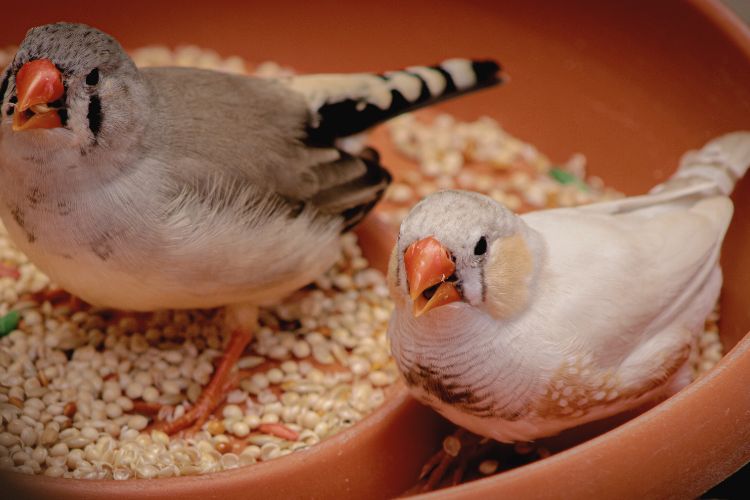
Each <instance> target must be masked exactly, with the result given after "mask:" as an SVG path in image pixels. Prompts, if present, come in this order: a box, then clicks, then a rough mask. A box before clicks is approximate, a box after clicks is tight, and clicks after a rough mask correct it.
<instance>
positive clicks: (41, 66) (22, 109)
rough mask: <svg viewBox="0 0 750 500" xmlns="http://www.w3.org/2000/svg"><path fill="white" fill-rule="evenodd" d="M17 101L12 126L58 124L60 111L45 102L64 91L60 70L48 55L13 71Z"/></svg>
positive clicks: (51, 100) (59, 125) (16, 127)
mask: <svg viewBox="0 0 750 500" xmlns="http://www.w3.org/2000/svg"><path fill="white" fill-rule="evenodd" d="M16 92H17V94H18V103H17V104H16V109H15V113H14V114H13V130H14V131H16V132H19V131H22V130H32V129H40V128H57V127H61V126H62V120H61V119H60V114H59V113H58V112H57V110H56V109H53V108H50V107H48V106H47V105H48V104H49V103H52V102H55V101H57V100H58V99H60V98H61V97H62V96H63V94H64V93H65V86H64V85H63V81H62V74H60V71H59V70H58V69H57V68H56V67H55V65H54V64H53V63H52V61H50V60H49V59H36V60H34V61H29V62H27V63H26V64H24V65H23V66H21V69H20V70H18V73H17V74H16Z"/></svg>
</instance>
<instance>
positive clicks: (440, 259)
mask: <svg viewBox="0 0 750 500" xmlns="http://www.w3.org/2000/svg"><path fill="white" fill-rule="evenodd" d="M404 267H405V268H406V279H407V283H408V286H409V295H410V296H411V299H412V301H413V303H414V307H413V313H414V316H417V317H418V316H421V315H422V314H424V313H426V312H427V311H429V310H431V309H435V308H436V307H440V306H444V305H446V304H450V303H451V302H457V301H459V300H461V295H460V294H459V293H458V290H456V287H455V285H454V284H453V283H451V282H448V281H446V280H447V279H448V278H450V277H451V276H452V275H453V273H454V272H455V270H456V265H455V264H454V263H453V259H452V258H451V254H450V252H449V251H448V250H447V249H446V248H445V247H444V246H443V245H441V244H440V242H439V241H438V240H436V239H435V238H433V237H432V236H429V237H427V238H424V239H422V240H419V241H417V242H416V243H412V244H411V245H409V247H408V248H407V249H406V252H405V253H404Z"/></svg>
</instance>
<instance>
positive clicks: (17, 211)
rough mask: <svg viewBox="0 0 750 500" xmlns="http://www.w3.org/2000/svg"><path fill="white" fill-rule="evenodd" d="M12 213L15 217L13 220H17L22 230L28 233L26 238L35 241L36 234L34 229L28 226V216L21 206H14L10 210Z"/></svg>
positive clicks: (30, 241)
mask: <svg viewBox="0 0 750 500" xmlns="http://www.w3.org/2000/svg"><path fill="white" fill-rule="evenodd" d="M10 215H11V216H12V217H13V220H14V221H16V224H18V227H20V228H21V230H22V231H23V232H24V233H25V234H26V240H27V241H28V242H29V243H34V242H35V241H36V235H35V234H34V232H33V231H31V230H30V229H28V228H27V227H26V218H25V214H24V211H23V210H22V209H21V207H19V206H17V205H16V206H15V207H13V208H12V209H11V210H10Z"/></svg>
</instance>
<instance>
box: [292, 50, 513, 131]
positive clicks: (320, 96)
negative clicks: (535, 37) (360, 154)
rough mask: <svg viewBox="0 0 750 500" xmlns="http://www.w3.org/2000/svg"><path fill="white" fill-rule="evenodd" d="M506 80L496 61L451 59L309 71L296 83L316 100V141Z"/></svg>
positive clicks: (313, 106) (313, 125)
mask: <svg viewBox="0 0 750 500" xmlns="http://www.w3.org/2000/svg"><path fill="white" fill-rule="evenodd" d="M499 83H502V79H501V76H500V65H499V64H498V63H497V62H495V61H489V60H487V61H473V60H469V59H449V60H446V61H443V62H442V63H440V64H437V65H435V66H412V67H409V68H406V69H403V70H399V71H390V72H386V73H383V74H373V73H360V74H341V75H303V76H298V77H294V78H293V79H292V80H291V82H290V86H291V87H292V88H293V89H295V90H297V91H299V92H301V93H302V94H304V95H305V97H306V98H307V101H308V103H310V111H311V114H312V115H313V116H312V119H311V123H310V126H309V128H308V134H309V139H310V141H311V142H312V143H317V144H326V143H330V142H331V141H332V140H334V139H336V138H340V137H346V136H350V135H353V134H357V133H359V132H362V131H364V130H367V129H368V128H370V127H372V126H374V125H377V124H378V123H380V122H383V121H385V120H388V119H390V118H393V117H395V116H397V115H399V114H401V113H405V112H408V111H413V110H415V109H418V108H421V107H423V106H427V105H430V104H434V103H436V102H439V101H442V100H444V99H450V98H453V97H456V96H459V95H461V94H465V93H468V92H473V91H476V90H479V89H482V88H485V87H490V86H493V85H496V84H499Z"/></svg>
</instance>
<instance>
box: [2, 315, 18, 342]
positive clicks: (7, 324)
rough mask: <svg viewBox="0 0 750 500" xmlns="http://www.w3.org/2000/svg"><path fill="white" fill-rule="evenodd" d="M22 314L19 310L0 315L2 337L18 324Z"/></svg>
mask: <svg viewBox="0 0 750 500" xmlns="http://www.w3.org/2000/svg"><path fill="white" fill-rule="evenodd" d="M19 319H20V315H19V314H18V311H11V312H9V313H8V314H6V315H5V316H2V317H0V337H5V336H6V335H8V334H9V333H10V332H12V331H13V330H15V329H16V327H17V326H18V320H19Z"/></svg>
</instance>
